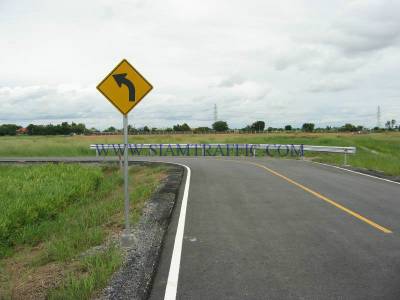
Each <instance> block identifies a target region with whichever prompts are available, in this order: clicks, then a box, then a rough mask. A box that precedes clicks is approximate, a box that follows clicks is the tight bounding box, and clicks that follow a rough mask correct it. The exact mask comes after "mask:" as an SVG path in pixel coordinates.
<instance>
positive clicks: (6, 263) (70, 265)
mask: <svg viewBox="0 0 400 300" xmlns="http://www.w3.org/2000/svg"><path fill="white" fill-rule="evenodd" d="M130 174H131V176H130V179H131V180H132V181H133V182H134V185H131V186H132V187H133V188H132V189H131V191H130V193H131V199H132V203H133V205H132V206H133V209H132V210H131V218H132V222H134V223H135V222H136V221H137V220H138V219H139V217H140V214H141V210H142V208H143V206H144V203H145V201H146V200H147V199H148V198H149V197H150V195H151V194H152V193H153V192H154V191H155V189H156V188H157V186H158V185H159V184H160V180H161V179H162V178H164V177H165V176H166V167H160V166H157V167H143V166H132V167H131V168H130ZM121 185H122V177H121V171H120V169H119V168H117V167H116V166H100V165H96V166H93V165H92V166H88V165H78V164H68V165H67V164H58V165H49V164H45V165H23V166H15V165H12V166H10V165H2V166H1V165H0V187H1V188H0V200H1V201H0V299H44V298H46V299H47V298H48V299H88V298H90V297H91V295H93V293H94V292H95V291H96V290H98V289H100V288H102V287H103V286H104V285H105V283H106V282H107V280H108V278H109V277H110V276H111V274H112V273H113V272H115V270H116V269H117V268H118V267H119V266H120V263H121V250H120V249H119V248H118V246H116V245H115V243H110V242H107V241H109V240H110V239H111V237H113V236H114V237H115V236H116V234H117V233H118V232H120V231H121V230H122V228H123V207H124V205H123V192H122V186H121ZM99 245H102V246H101V247H99ZM96 247H97V248H96ZM93 249H98V251H89V252H88V250H93ZM86 252H87V254H86V255H83V254H84V253H86Z"/></svg>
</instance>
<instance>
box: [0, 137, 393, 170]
mask: <svg viewBox="0 0 400 300" xmlns="http://www.w3.org/2000/svg"><path fill="white" fill-rule="evenodd" d="M121 141H122V137H121V136H72V137H39V136H38V137H30V136H19V137H0V156H2V157H4V156H91V155H94V151H93V150H89V145H90V144H96V143H104V144H107V143H121ZM129 142H130V143H198V144H201V143H285V144H287V143H289V144H309V145H331V146H356V147H357V151H358V152H357V154H356V155H354V156H351V157H350V158H349V163H350V164H351V165H352V166H354V167H359V168H366V169H371V170H378V171H382V172H384V173H386V174H387V175H400V133H399V132H386V133H372V134H336V133H312V134H307V133H272V134H266V133H263V134H206V135H203V134H194V135H189V134H182V135H140V136H130V137H129ZM307 156H309V157H311V158H313V159H315V160H317V161H321V162H328V163H332V164H337V165H340V164H342V163H343V156H342V155H336V154H335V155H331V154H318V153H314V154H312V153H310V154H307Z"/></svg>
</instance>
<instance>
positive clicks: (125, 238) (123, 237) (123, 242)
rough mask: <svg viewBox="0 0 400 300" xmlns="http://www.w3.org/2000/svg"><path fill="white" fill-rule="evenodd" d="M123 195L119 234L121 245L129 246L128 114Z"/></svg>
mask: <svg viewBox="0 0 400 300" xmlns="http://www.w3.org/2000/svg"><path fill="white" fill-rule="evenodd" d="M123 118H124V197H125V230H124V231H123V233H122V235H121V246H122V247H131V246H133V244H134V236H133V234H132V232H131V227H130V222H129V216H130V215H129V190H128V184H129V182H128V115H124V116H123Z"/></svg>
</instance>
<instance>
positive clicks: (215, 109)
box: [214, 104, 218, 122]
mask: <svg viewBox="0 0 400 300" xmlns="http://www.w3.org/2000/svg"><path fill="white" fill-rule="evenodd" d="M217 121H218V109H217V104H214V122H217Z"/></svg>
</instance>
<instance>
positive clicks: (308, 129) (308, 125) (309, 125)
mask: <svg viewBox="0 0 400 300" xmlns="http://www.w3.org/2000/svg"><path fill="white" fill-rule="evenodd" d="M314 127H315V124H314V123H304V124H303V126H302V130H303V131H305V132H313V131H314Z"/></svg>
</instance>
